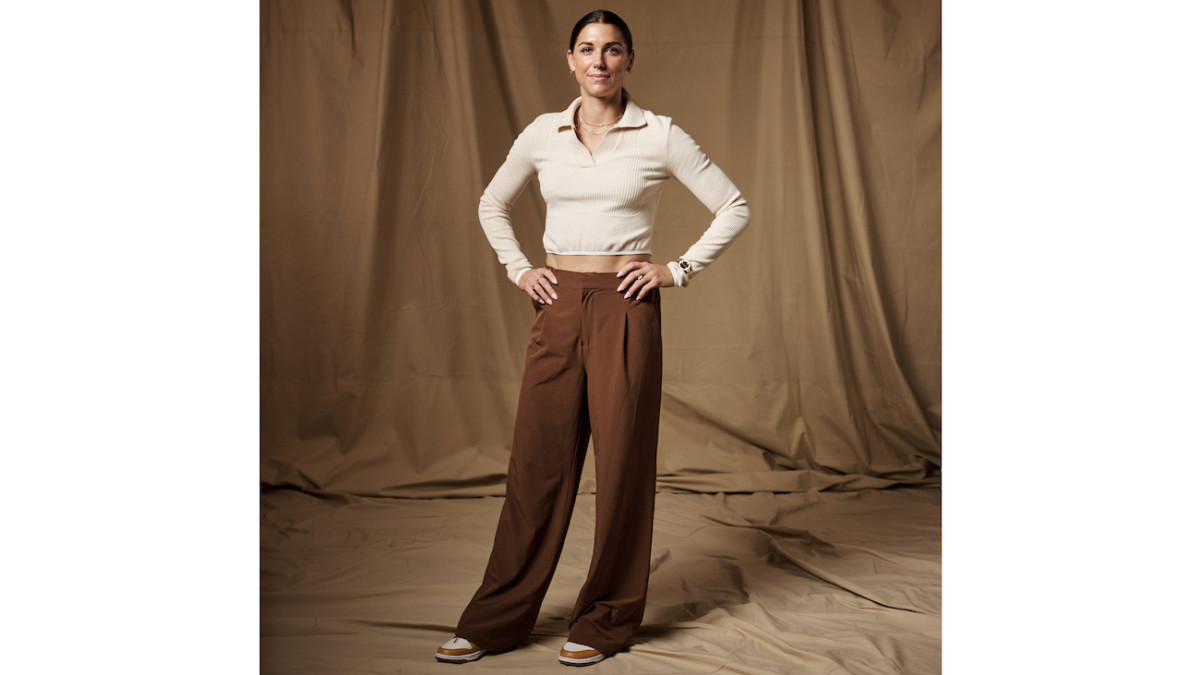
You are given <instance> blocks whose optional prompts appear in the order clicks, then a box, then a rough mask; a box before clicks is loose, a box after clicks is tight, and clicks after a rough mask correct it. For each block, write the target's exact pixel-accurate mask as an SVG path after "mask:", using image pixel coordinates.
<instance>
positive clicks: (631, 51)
mask: <svg viewBox="0 0 1200 675" xmlns="http://www.w3.org/2000/svg"><path fill="white" fill-rule="evenodd" d="M635 55H636V54H635V53H634V51H633V50H632V49H630V50H629V66H628V67H626V68H625V72H627V73H632V72H633V57H634V56H635Z"/></svg>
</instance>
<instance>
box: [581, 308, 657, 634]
mask: <svg viewBox="0 0 1200 675" xmlns="http://www.w3.org/2000/svg"><path fill="white" fill-rule="evenodd" d="M582 339H583V355H584V361H585V369H586V372H587V399H588V409H589V412H590V417H591V427H592V441H593V447H594V449H595V453H596V532H595V543H594V548H593V551H592V563H591V567H590V569H589V571H588V577H587V581H586V582H584V585H583V588H582V589H581V590H580V592H579V597H578V600H577V601H576V604H575V608H574V610H573V611H572V613H571V622H570V625H571V627H570V637H569V639H570V640H571V641H572V642H577V643H580V644H585V645H588V646H590V647H592V648H594V649H596V650H598V651H600V652H601V653H603V654H606V655H612V654H614V653H616V652H617V651H619V650H620V649H621V648H622V647H623V646H624V645H625V644H626V643H627V642H628V641H629V639H630V638H631V637H632V636H633V634H634V631H636V630H637V628H638V626H639V625H641V622H642V617H643V615H644V613H645V609H646V588H647V583H648V580H649V576H650V544H651V532H652V531H653V527H654V493H655V477H656V465H657V454H658V420H659V411H660V404H661V399H662V337H661V308H660V298H659V292H658V291H657V290H654V291H651V292H650V294H648V296H647V297H646V299H645V300H642V301H640V302H639V301H635V300H632V299H625V298H624V296H623V295H622V294H620V293H617V292H616V291H603V292H595V293H592V294H589V295H587V296H585V299H584V330H583V338H582Z"/></svg>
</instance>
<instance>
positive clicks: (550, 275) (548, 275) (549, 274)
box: [546, 267, 558, 297]
mask: <svg viewBox="0 0 1200 675" xmlns="http://www.w3.org/2000/svg"><path fill="white" fill-rule="evenodd" d="M546 278H548V279H549V280H550V281H552V282H553V283H554V285H555V286H557V285H558V277H556V276H554V272H551V271H550V268H549V267H547V268H546ZM555 297H557V296H555Z"/></svg>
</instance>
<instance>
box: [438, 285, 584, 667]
mask: <svg viewBox="0 0 1200 675" xmlns="http://www.w3.org/2000/svg"><path fill="white" fill-rule="evenodd" d="M584 292H585V291H584V290H582V289H579V288H564V287H563V286H562V285H560V287H559V288H558V295H559V299H558V300H556V301H555V302H554V304H553V305H536V304H535V308H536V310H537V316H536V318H535V319H534V324H533V329H532V330H531V335H530V341H529V348H528V350H527V351H526V358H525V374H524V376H523V378H522V381H521V393H520V399H519V401H518V403H517V420H516V431H515V433H514V435H513V449H512V457H511V459H510V460H509V467H508V482H507V487H506V492H505V499H504V506H503V507H502V508H501V512H500V522H499V524H498V525H497V526H496V537H495V542H494V544H493V546H492V555H491V558H490V559H489V560H488V565H487V571H486V572H485V573H484V579H483V583H482V585H481V586H480V587H479V590H478V591H477V592H476V593H475V596H474V597H473V598H472V600H471V602H470V603H469V604H468V606H467V608H466V610H464V611H463V614H462V617H461V618H460V619H459V623H458V628H457V630H456V633H457V634H458V635H460V636H462V637H464V638H466V639H468V640H470V641H471V642H474V643H475V644H477V645H479V646H480V647H483V648H485V649H487V650H489V651H503V650H505V649H509V648H510V647H513V646H516V645H517V644H520V643H521V642H523V641H524V640H525V638H526V637H528V635H529V633H530V632H531V631H532V630H533V627H534V624H535V623H536V622H537V615H538V609H539V608H540V607H541V604H542V600H543V599H544V598H545V595H546V591H547V589H548V588H549V586H550V581H551V579H552V577H553V575H554V568H555V566H556V565H557V564H558V558H559V554H560V553H561V552H562V545H563V541H564V540H565V538H566V533H567V527H568V525H569V524H570V521H571V511H572V509H573V508H574V505H575V495H576V493H577V492H578V489H579V476H580V471H581V470H582V468H583V459H584V455H585V454H586V452H587V442H588V433H589V420H588V409H587V401H586V376H585V374H584V369H583V362H582V353H581V348H580V347H581V342H582V341H581V336H580V327H581V326H582V296H583V294H584Z"/></svg>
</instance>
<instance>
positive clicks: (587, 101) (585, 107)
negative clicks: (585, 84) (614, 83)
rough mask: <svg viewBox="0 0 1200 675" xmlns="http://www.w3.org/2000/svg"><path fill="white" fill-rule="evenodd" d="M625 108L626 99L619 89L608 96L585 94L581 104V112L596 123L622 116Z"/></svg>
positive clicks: (610, 120) (585, 117) (589, 120)
mask: <svg viewBox="0 0 1200 675" xmlns="http://www.w3.org/2000/svg"><path fill="white" fill-rule="evenodd" d="M624 109H625V100H624V98H623V97H622V95H621V92H619V91H618V92H617V93H615V94H613V95H612V96H609V97H607V98H596V97H595V96H590V95H588V94H583V101H582V102H580V104H579V114H580V115H582V116H583V117H584V119H586V120H587V121H588V122H591V123H594V124H605V123H607V122H612V121H613V120H615V119H617V117H618V116H620V114H621V111H622V110H624Z"/></svg>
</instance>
